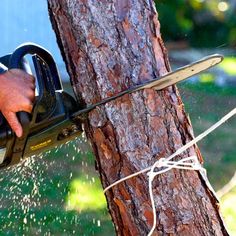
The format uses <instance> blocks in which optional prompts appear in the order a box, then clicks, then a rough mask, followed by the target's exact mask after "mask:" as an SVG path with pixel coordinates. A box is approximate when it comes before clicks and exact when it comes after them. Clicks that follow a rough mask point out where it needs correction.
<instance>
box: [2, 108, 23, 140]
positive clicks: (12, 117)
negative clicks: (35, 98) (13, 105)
mask: <svg viewBox="0 0 236 236" xmlns="http://www.w3.org/2000/svg"><path fill="white" fill-rule="evenodd" d="M2 114H3V115H4V116H5V118H6V120H7V122H8V124H9V125H10V127H11V128H12V129H13V131H14V132H15V133H16V136H17V137H18V138H19V137H21V136H22V134H23V130H22V126H21V124H20V122H19V120H18V118H17V116H16V113H14V112H11V111H6V112H4V111H2Z"/></svg>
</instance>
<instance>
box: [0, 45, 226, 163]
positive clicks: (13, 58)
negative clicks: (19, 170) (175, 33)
mask: <svg viewBox="0 0 236 236" xmlns="http://www.w3.org/2000/svg"><path fill="white" fill-rule="evenodd" d="M26 55H31V56H32V62H33V67H34V69H35V74H36V75H35V76H36V81H37V87H38V95H37V96H36V102H35V104H34V107H33V111H32V113H31V114H28V113H26V112H19V113H18V114H17V116H18V118H19V121H20V123H21V125H22V127H23V136H22V137H21V138H17V137H16V135H15V134H14V132H13V131H12V129H11V128H10V126H9V125H8V123H7V121H6V120H5V118H4V117H3V115H2V114H1V113H0V167H7V166H10V165H13V164H17V163H19V162H20V161H21V159H24V158H25V157H28V156H32V155H35V154H38V153H41V152H43V151H45V150H49V149H51V148H52V147H54V146H58V145H61V144H64V143H66V142H67V141H69V140H71V139H74V138H75V137H77V136H79V135H80V134H81V133H82V128H81V124H82V122H84V119H86V117H87V114H88V113H89V112H90V111H91V110H93V109H95V108H96V107H98V106H101V105H104V104H106V103H108V102H111V101H113V100H115V99H117V98H119V97H121V96H123V95H125V94H130V93H133V92H136V91H139V90H142V89H147V88H149V89H154V90H156V91H159V90H162V89H164V88H166V87H168V86H171V85H173V84H176V83H177V82H179V81H182V80H184V79H187V78H189V77H191V76H193V75H196V74H198V73H200V72H202V71H204V70H207V69H209V68H211V67H213V66H215V65H217V64H219V63H220V62H221V61H222V60H223V56H221V55H218V54H215V55H210V56H208V57H205V58H203V59H201V60H199V61H196V62H194V63H191V64H189V65H186V66H184V67H181V68H178V69H177V70H175V71H173V72H170V73H167V74H165V75H163V76H161V77H159V78H154V79H153V80H151V81H147V82H145V83H144V84H140V85H136V86H133V87H131V88H129V89H126V90H124V91H121V92H119V93H117V94H115V95H113V96H110V97H107V98H104V99H102V100H101V101H99V102H97V103H95V104H90V105H89V106H87V107H81V106H80V105H79V103H77V102H76V101H75V99H74V98H73V97H72V96H70V95H69V94H67V93H65V92H64V91H63V87H62V84H61V79H60V77H59V74H58V70H57V67H56V64H55V62H54V60H53V57H52V56H51V54H50V53H49V52H48V51H47V50H45V49H44V48H42V47H40V46H38V45H35V44H31V43H30V44H23V45H21V46H20V47H18V48H17V49H16V50H15V51H14V52H13V53H12V54H10V55H6V56H4V57H2V58H0V73H3V72H4V71H6V70H8V69H12V68H20V69H23V70H25V71H26V72H28V73H30V67H29V65H28V63H27V61H26V60H25V59H24V57H25V56H26Z"/></svg>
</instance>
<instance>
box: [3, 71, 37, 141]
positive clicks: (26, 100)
mask: <svg viewBox="0 0 236 236" xmlns="http://www.w3.org/2000/svg"><path fill="white" fill-rule="evenodd" d="M34 98H35V81H34V77H33V76H31V75H29V74H27V73H26V72H24V71H22V70H19V69H11V70H9V71H7V72H5V73H3V74H0V111H1V112H2V114H3V115H4V116H5V118H6V120H7V122H8V123H9V125H10V126H11V128H12V129H13V131H14V132H15V133H16V135H17V136H18V137H21V136H22V134H23V130H22V127H21V124H20V122H19V120H18V118H17V116H16V112H19V111H26V112H29V113H30V112H31V111H32V108H33V102H34Z"/></svg>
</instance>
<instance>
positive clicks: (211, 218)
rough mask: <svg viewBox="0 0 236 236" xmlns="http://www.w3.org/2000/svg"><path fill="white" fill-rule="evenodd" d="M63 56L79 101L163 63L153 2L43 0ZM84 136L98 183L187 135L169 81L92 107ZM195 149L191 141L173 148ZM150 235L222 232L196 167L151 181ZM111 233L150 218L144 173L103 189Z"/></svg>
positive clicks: (165, 66) (134, 230)
mask: <svg viewBox="0 0 236 236" xmlns="http://www.w3.org/2000/svg"><path fill="white" fill-rule="evenodd" d="M48 6H49V13H50V17H51V21H52V25H53V28H54V30H55V32H56V35H57V40H58V44H59V46H60V49H61V52H62V55H63V58H64V60H65V63H66V66H67V69H68V72H69V74H70V78H71V81H72V84H73V87H74V90H75V93H76V94H77V98H78V100H79V101H81V102H82V103H83V104H84V105H89V104H93V103H95V102H98V101H101V100H102V99H104V98H107V97H109V96H112V95H115V94H116V93H118V92H120V91H123V90H125V89H127V88H129V87H131V86H133V85H137V84H141V83H143V82H145V81H147V80H152V79H154V78H156V77H158V76H160V75H163V74H165V73H166V72H167V71H169V70H170V67H169V62H168V58H167V52H166V49H165V47H164V45H163V42H162V39H161V35H160V24H159V22H158V19H157V12H156V10H155V6H154V3H153V2H152V1H148V0H136V1H134V0H122V1H121V0H120V1H118V0H117V1H115V0H110V1H108V0H101V1H92V0H48ZM85 131H86V134H87V136H88V137H89V139H90V141H91V143H92V146H93V150H94V154H95V156H96V161H97V168H98V170H99V173H100V177H101V181H102V184H103V187H104V188H105V187H107V186H109V185H110V184H112V183H113V182H115V181H117V180H119V179H120V178H122V177H125V176H127V175H129V174H132V173H134V172H136V171H139V170H141V169H143V168H146V167H149V166H150V165H152V164H153V163H154V162H155V161H156V160H157V159H159V158H161V157H168V156H169V155H170V154H172V153H173V152H175V151H176V150H177V149H178V148H180V147H181V146H183V145H184V144H185V143H186V142H188V141H190V140H192V138H193V132H192V127H191V124H190V122H189V120H188V118H187V115H186V114H185V111H184V107H183V103H182V101H181V98H180V96H179V94H178V91H177V89H176V87H175V86H173V87H169V88H168V89H165V90H163V91H161V92H156V91H154V90H152V89H145V90H142V91H139V92H135V93H132V94H130V95H124V96H123V97H121V98H118V99H116V100H114V101H112V102H109V103H107V104H106V105H103V106H100V107H97V108H96V109H94V110H93V111H91V112H90V113H89V115H88V119H87V122H86V125H85ZM188 155H197V156H198V157H199V160H200V161H201V155H200V152H199V150H198V148H197V147H196V146H195V147H192V148H190V149H189V150H188V151H186V152H185V153H183V154H182V155H181V158H183V157H187V156H188ZM153 191H154V196H155V205H156V209H157V215H158V219H157V227H156V230H155V233H154V235H188V236H189V235H194V236H196V235H228V234H227V232H226V230H225V228H224V225H223V222H222V219H221V217H220V215H219V211H218V205H217V202H216V199H215V198H214V196H213V195H212V194H211V192H210V191H209V190H208V189H207V186H206V185H205V183H204V181H202V179H201V176H200V175H199V173H198V172H197V171H191V170H189V171H186V170H185V171H184V170H176V169H175V170H171V171H169V172H167V173H165V174H162V175H160V176H158V177H157V178H156V179H155V181H154V187H153ZM106 198H107V202H108V207H109V211H110V214H111V216H112V219H113V222H114V224H115V228H116V232H117V234H118V235H126V236H127V235H146V234H147V233H148V232H149V230H150V229H151V226H152V220H153V215H152V208H151V203H150V199H149V193H148V181H147V175H146V174H143V175H139V176H137V177H135V178H133V179H130V180H128V181H126V182H123V183H121V184H119V185H117V186H115V187H113V188H112V189H111V190H109V191H108V192H107V193H106Z"/></svg>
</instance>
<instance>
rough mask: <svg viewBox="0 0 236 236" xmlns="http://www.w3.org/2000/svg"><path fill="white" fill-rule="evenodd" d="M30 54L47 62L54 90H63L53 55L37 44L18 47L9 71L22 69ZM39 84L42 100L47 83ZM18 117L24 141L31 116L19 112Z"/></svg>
mask: <svg viewBox="0 0 236 236" xmlns="http://www.w3.org/2000/svg"><path fill="white" fill-rule="evenodd" d="M29 54H30V55H37V56H38V57H40V58H41V59H42V60H43V61H46V62H47V65H48V67H49V68H50V71H51V76H52V77H53V82H54V83H53V84H54V89H55V90H62V84H61V80H60V77H59V74H58V70H57V66H56V63H55V61H54V59H53V57H52V55H51V54H50V52H48V51H47V50H46V49H44V48H43V47H41V46H39V45H37V44H33V43H25V44H22V45H20V46H19V47H17V48H16V49H15V51H14V52H13V53H12V55H11V56H10V59H9V69H21V68H22V66H21V65H22V62H23V60H24V56H26V55H29ZM26 72H27V71H26ZM37 82H38V86H39V99H41V98H42V97H43V93H44V90H45V84H43V83H47V81H37ZM17 116H18V119H19V121H20V123H21V125H22V128H23V131H24V132H23V137H21V139H24V137H25V135H27V133H28V131H27V130H26V129H27V127H29V125H28V124H29V123H30V115H29V114H28V113H27V112H18V114H17Z"/></svg>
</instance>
